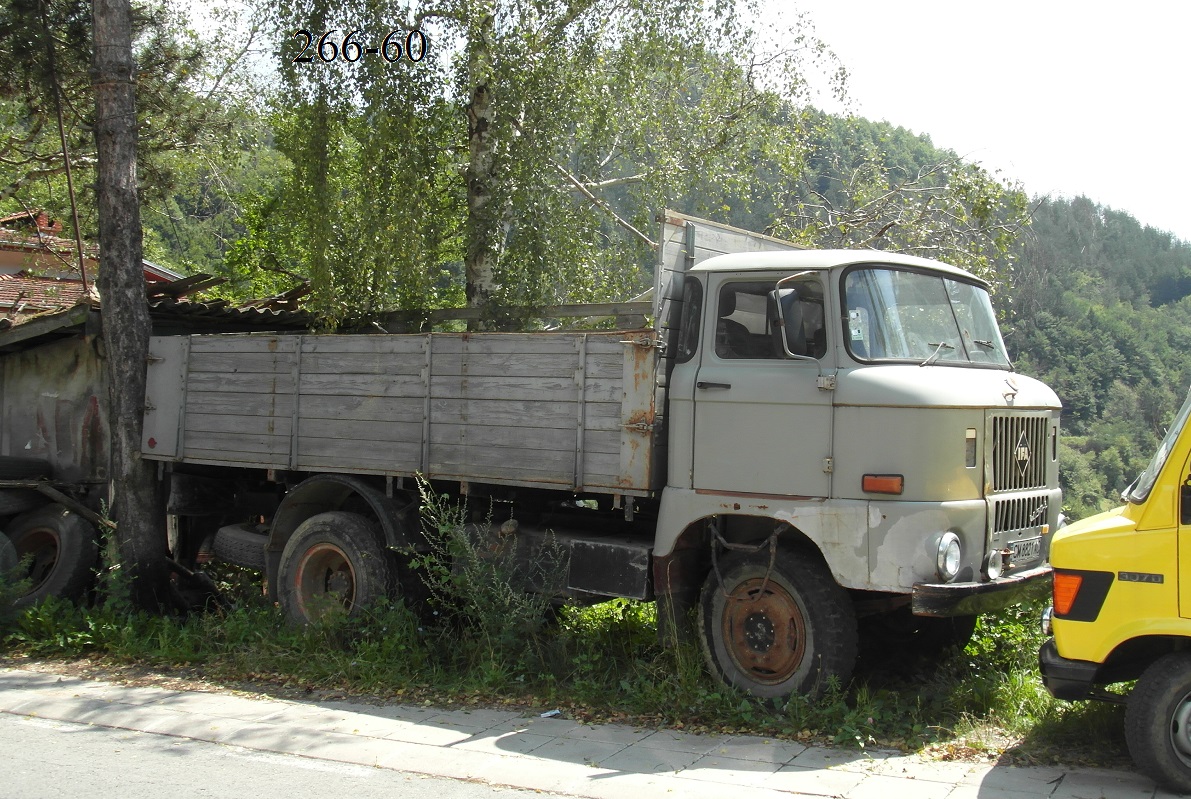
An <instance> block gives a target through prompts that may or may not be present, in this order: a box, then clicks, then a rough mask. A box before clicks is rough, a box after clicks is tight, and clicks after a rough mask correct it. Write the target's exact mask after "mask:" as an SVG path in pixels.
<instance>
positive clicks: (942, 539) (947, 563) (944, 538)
mask: <svg viewBox="0 0 1191 799" xmlns="http://www.w3.org/2000/svg"><path fill="white" fill-rule="evenodd" d="M963 555H964V552H963V547H962V546H960V543H959V536H957V535H956V534H955V533H952V532H946V533H943V535H941V536H939V554H938V559H937V560H936V565H938V567H939V578H940V579H941V580H942V581H943V582H945V583H949V582H951V581H952V580H954V579H955V575H957V574H959V567H960V564H961V563H963Z"/></svg>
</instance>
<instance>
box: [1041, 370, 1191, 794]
mask: <svg viewBox="0 0 1191 799" xmlns="http://www.w3.org/2000/svg"><path fill="white" fill-rule="evenodd" d="M1188 417H1191V394H1189V395H1188V397H1187V400H1186V401H1185V402H1184V403H1183V407H1182V409H1181V410H1179V412H1178V415H1177V417H1176V418H1175V421H1174V423H1173V424H1172V425H1171V427H1170V430H1169V431H1168V432H1167V434H1166V437H1165V438H1163V439H1162V443H1161V444H1160V445H1159V446H1158V451H1157V452H1155V453H1154V456H1153V458H1151V460H1150V462H1149V465H1148V466H1146V469H1145V471H1143V472H1142V473H1141V476H1140V477H1138V478H1137V480H1136V481H1134V483H1133V484H1132V485H1131V486H1129V488H1127V489H1126V490H1125V492H1124V493H1123V494H1122V495H1121V499H1122V500H1123V501H1124V502H1125V504H1124V505H1123V506H1121V507H1119V508H1116V509H1115V510H1111V511H1108V512H1106V513H1101V514H1098V515H1096V516H1092V517H1091V518H1088V519H1083V520H1081V521H1078V522H1074V523H1072V524H1070V525H1068V526H1066V527H1063V528H1062V529H1060V530H1059V531H1058V532H1056V533H1055V535H1054V539H1053V540H1052V541H1051V546H1050V560H1051V565H1052V566H1053V567H1054V586H1053V605H1052V606H1051V607H1049V608H1047V610H1046V612H1045V614H1044V616H1043V630H1044V631H1046V632H1047V633H1048V634H1053V638H1050V639H1049V640H1047V641H1046V642H1045V643H1044V644H1043V645H1042V648H1041V650H1040V651H1039V665H1040V668H1041V671H1042V680H1043V683H1044V684H1045V685H1046V688H1047V689H1048V690H1049V691H1050V692H1051V694H1053V695H1054V696H1055V697H1057V698H1059V699H1073V700H1074V699H1100V700H1105V701H1112V702H1118V703H1119V702H1124V703H1125V704H1126V706H1127V707H1126V713H1125V737H1126V740H1127V742H1128V745H1129V752H1130V754H1131V755H1132V756H1133V760H1134V762H1136V763H1137V766H1138V767H1139V768H1140V769H1141V770H1143V771H1144V772H1146V773H1148V774H1149V775H1150V776H1152V777H1153V778H1154V779H1156V780H1158V781H1160V782H1162V783H1164V784H1166V785H1167V786H1169V787H1171V788H1174V789H1176V790H1178V791H1180V792H1183V793H1191V580H1181V581H1180V579H1179V570H1180V564H1181V563H1184V562H1185V563H1187V564H1189V565H1191V425H1188V423H1187V420H1188ZM1127 680H1137V684H1136V686H1135V687H1134V688H1133V690H1132V691H1131V692H1130V693H1129V694H1128V696H1125V695H1122V694H1119V693H1112V692H1108V691H1106V690H1105V688H1104V686H1107V685H1110V684H1112V683H1118V682H1123V681H1127Z"/></svg>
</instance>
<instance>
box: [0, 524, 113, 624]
mask: <svg viewBox="0 0 1191 799" xmlns="http://www.w3.org/2000/svg"><path fill="white" fill-rule="evenodd" d="M4 532H5V534H6V535H7V536H8V539H9V540H10V541H11V542H12V545H13V547H14V548H15V549H16V552H17V557H18V558H20V559H21V560H22V561H24V560H25V559H26V558H28V561H27V562H28V566H27V567H26V570H24V571H23V572H18V574H19V576H20V579H28V580H29V583H30V586H29V591H28V592H27V593H26V594H25V595H24V596H22V597H21V598H20V599H18V600H17V603H16V604H17V606H18V607H28V606H30V605H35V604H37V603H38V602H41V601H42V600H43V599H46V598H47V597H51V596H56V597H61V598H63V599H78V598H79V597H81V596H82V595H83V592H85V591H86V590H87V588H89V587H90V585H91V581H92V579H93V578H94V577H95V564H96V561H97V559H98V557H99V545H98V544H97V543H96V541H95V529H94V528H93V527H91V525H90V524H89V523H88V522H87V520H86V519H84V518H83V517H82V516H79V515H78V514H76V513H72V512H71V511H69V510H67V509H66V508H65V507H63V506H62V505H58V504H52V505H44V506H42V507H40V508H38V509H36V510H31V511H29V512H28V513H23V514H21V515H20V516H17V517H16V518H15V519H13V520H12V522H11V523H10V524H9V525H8V526H7V527H5V528H4Z"/></svg>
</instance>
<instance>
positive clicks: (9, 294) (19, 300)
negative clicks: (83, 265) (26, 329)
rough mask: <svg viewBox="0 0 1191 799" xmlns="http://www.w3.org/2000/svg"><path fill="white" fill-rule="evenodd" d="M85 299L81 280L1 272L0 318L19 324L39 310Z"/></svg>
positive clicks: (35, 314)
mask: <svg viewBox="0 0 1191 799" xmlns="http://www.w3.org/2000/svg"><path fill="white" fill-rule="evenodd" d="M84 299H85V295H84V293H83V284H82V283H80V282H79V281H77V280H59V279H57V278H52V277H36V276H31V275H26V274H17V275H3V274H0V319H8V320H10V321H11V322H12V323H13V324H20V323H21V322H23V321H25V320H26V319H29V318H31V317H33V316H37V315H38V314H43V313H46V312H49V311H61V310H65V309H66V308H70V307H72V306H74V305H77V304H78V303H80V302H82V301H83V300H84Z"/></svg>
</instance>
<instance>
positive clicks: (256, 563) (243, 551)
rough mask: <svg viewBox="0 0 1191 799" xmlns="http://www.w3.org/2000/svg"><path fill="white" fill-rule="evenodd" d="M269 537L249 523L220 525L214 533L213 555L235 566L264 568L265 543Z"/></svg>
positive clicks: (262, 569)
mask: <svg viewBox="0 0 1191 799" xmlns="http://www.w3.org/2000/svg"><path fill="white" fill-rule="evenodd" d="M267 543H269V537H268V536H267V535H265V534H264V533H258V532H257V531H256V528H255V527H254V526H253V525H251V524H232V525H228V526H226V527H220V528H219V530H217V531H216V533H215V543H214V545H213V548H214V550H215V557H217V558H219V559H220V560H222V561H225V562H227V563H233V564H235V565H237V566H246V567H248V568H250V569H259V570H261V571H264V569H265V545H266V544H267Z"/></svg>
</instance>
